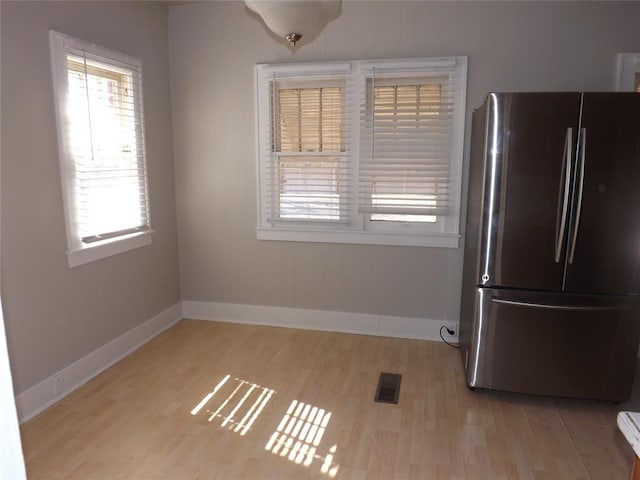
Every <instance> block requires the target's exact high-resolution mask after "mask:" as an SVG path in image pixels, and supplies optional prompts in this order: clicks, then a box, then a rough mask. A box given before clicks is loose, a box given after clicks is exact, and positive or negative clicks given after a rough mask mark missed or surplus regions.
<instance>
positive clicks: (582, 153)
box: [569, 128, 587, 264]
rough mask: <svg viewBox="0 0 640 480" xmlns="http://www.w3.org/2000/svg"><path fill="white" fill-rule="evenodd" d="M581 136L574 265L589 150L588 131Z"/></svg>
mask: <svg viewBox="0 0 640 480" xmlns="http://www.w3.org/2000/svg"><path fill="white" fill-rule="evenodd" d="M581 133H582V134H581V135H580V165H579V167H578V168H579V171H580V173H579V177H578V178H579V179H578V187H577V192H578V200H577V201H576V219H575V222H574V223H573V233H572V235H571V249H570V250H569V263H570V264H571V263H573V257H574V255H575V253H576V241H577V240H578V227H579V226H580V214H581V213H582V191H583V190H584V162H585V159H586V155H587V152H586V149H587V129H586V128H583V129H582V132H581Z"/></svg>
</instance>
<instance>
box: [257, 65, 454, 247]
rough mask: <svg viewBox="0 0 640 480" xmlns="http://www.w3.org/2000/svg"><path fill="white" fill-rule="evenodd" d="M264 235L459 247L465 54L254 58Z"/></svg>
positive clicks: (260, 227) (260, 233) (261, 234)
mask: <svg viewBox="0 0 640 480" xmlns="http://www.w3.org/2000/svg"><path fill="white" fill-rule="evenodd" d="M256 87H257V113H258V115H257V119H258V123H257V126H258V167H259V176H258V187H259V190H260V192H259V225H258V238H263V239H278V240H300V241H320V242H345V243H369V244H394V245H429V246H457V244H458V229H459V212H460V192H461V174H462V146H463V137H464V115H465V89H466V57H447V58H438V59H399V60H375V61H352V62H348V63H346V62H345V63H341V64H299V65H296V64H284V65H258V66H256Z"/></svg>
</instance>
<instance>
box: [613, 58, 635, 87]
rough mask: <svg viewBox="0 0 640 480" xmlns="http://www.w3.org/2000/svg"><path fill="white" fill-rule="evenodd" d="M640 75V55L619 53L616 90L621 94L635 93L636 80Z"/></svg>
mask: <svg viewBox="0 0 640 480" xmlns="http://www.w3.org/2000/svg"><path fill="white" fill-rule="evenodd" d="M639 74H640V53H619V54H618V74H617V78H616V89H617V90H618V91H621V92H635V91H636V81H637V80H636V78H637V75H639Z"/></svg>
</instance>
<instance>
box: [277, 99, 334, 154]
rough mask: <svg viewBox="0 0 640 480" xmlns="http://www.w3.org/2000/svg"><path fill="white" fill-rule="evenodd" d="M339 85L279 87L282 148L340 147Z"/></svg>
mask: <svg viewBox="0 0 640 480" xmlns="http://www.w3.org/2000/svg"><path fill="white" fill-rule="evenodd" d="M342 103H343V99H342V89H341V88H340V87H323V88H288V89H280V90H278V112H279V117H280V118H279V122H278V124H279V127H280V128H279V132H278V150H279V151H281V152H326V151H343V150H344V148H343V139H342V136H343V130H342V129H343V114H342Z"/></svg>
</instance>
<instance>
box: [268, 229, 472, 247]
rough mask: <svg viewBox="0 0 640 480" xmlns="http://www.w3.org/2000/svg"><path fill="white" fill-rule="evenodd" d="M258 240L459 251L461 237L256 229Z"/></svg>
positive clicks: (446, 234) (455, 235) (438, 234)
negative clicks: (454, 249)
mask: <svg viewBox="0 0 640 480" xmlns="http://www.w3.org/2000/svg"><path fill="white" fill-rule="evenodd" d="M256 232H257V238H258V240H280V241H289V242H314V243H351V244H363V245H395V246H403V247H437V248H458V247H459V246H460V235H458V234H455V233H433V232H421V233H417V232H416V233H402V234H398V233H390V232H379V231H378V232H371V231H357V232H353V231H351V232H349V231H336V230H306V229H305V230H292V229H284V228H265V227H258V228H256Z"/></svg>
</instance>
